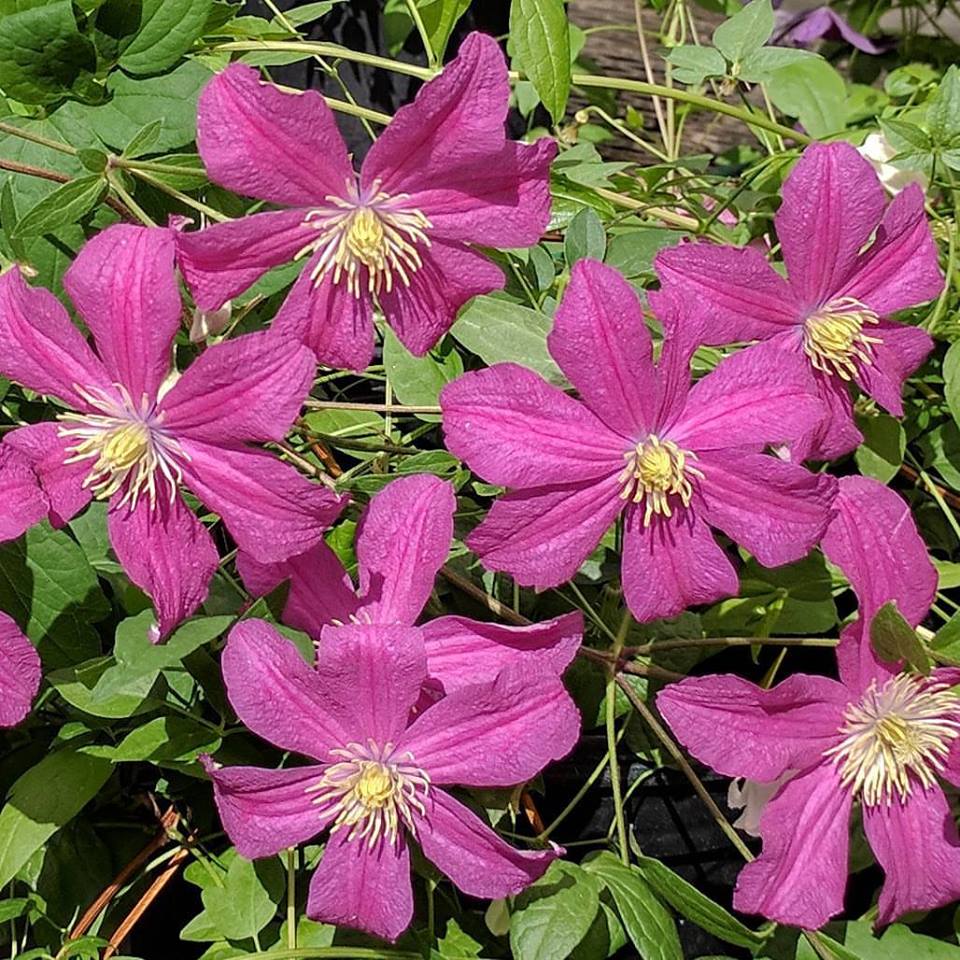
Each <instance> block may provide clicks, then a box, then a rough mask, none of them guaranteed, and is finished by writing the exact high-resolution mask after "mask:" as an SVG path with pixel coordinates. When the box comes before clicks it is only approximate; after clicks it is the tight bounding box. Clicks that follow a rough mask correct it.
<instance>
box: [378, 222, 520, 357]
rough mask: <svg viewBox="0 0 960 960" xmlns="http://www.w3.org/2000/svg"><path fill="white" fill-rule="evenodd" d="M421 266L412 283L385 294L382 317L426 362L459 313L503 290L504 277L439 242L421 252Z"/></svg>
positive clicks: (471, 253)
mask: <svg viewBox="0 0 960 960" xmlns="http://www.w3.org/2000/svg"><path fill="white" fill-rule="evenodd" d="M417 252H418V253H419V254H420V259H421V260H422V261H423V262H422V265H421V266H420V267H419V268H418V269H417V270H416V272H414V273H413V274H411V276H410V284H409V286H406V285H404V284H402V283H401V284H398V285H397V286H395V287H394V288H393V290H392V291H388V290H386V289H383V290H381V292H380V295H379V299H380V305H381V306H382V307H383V315H384V316H385V317H386V319H387V323H389V324H390V326H391V328H392V329H393V332H394V333H396V335H397V337H399V339H400V342H401V343H402V344H403V345H404V346H405V347H406V348H407V349H408V350H409V351H410V352H411V353H413V354H416V355H417V356H418V357H422V356H423V355H424V354H425V353H426V352H427V351H428V350H430V349H431V348H432V347H434V346H435V345H436V344H437V342H438V341H439V340H440V338H441V337H442V336H443V335H444V334H445V333H446V332H447V331H448V330H449V329H450V327H452V326H453V321H454V320H455V319H456V318H457V311H458V310H459V309H460V308H461V307H462V306H463V305H464V304H465V303H466V302H467V301H468V300H471V299H472V298H473V297H476V296H478V295H479V294H481V293H490V291H491V290H499V289H500V288H501V287H502V286H503V282H504V278H503V272H502V271H501V270H500V268H499V267H498V266H497V265H496V264H495V263H492V262H491V261H490V260H488V259H487V258H486V257H485V256H483V254H480V253H477V252H476V251H475V250H470V249H469V248H467V247H465V246H464V245H463V244H462V243H458V242H453V243H448V242H447V241H446V240H441V239H440V238H435V239H434V240H433V242H432V243H431V244H430V246H429V247H424V246H420V247H418V249H417Z"/></svg>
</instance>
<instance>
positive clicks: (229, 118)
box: [197, 63, 354, 207]
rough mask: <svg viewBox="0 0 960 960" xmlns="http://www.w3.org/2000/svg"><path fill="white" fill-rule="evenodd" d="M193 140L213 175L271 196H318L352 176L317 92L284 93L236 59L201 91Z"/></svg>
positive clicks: (240, 189)
mask: <svg viewBox="0 0 960 960" xmlns="http://www.w3.org/2000/svg"><path fill="white" fill-rule="evenodd" d="M197 146H198V148H199V150H200V156H201V157H202V158H203V163H204V166H206V168H207V172H208V173H209V174H210V179H211V180H213V181H214V182H215V183H218V184H220V186H222V187H226V188H227V189H228V190H232V191H233V192H234V193H240V194H244V195H246V196H250V197H260V198H261V199H263V200H270V201H272V202H274V203H282V204H287V205H289V206H292V207H293V206H303V207H307V206H311V205H313V204H319V203H323V202H324V200H325V198H326V197H327V195H328V194H333V195H334V196H338V197H340V196H343V195H344V192H345V191H346V189H347V185H348V184H352V183H353V182H354V173H353V168H352V167H351V165H350V158H349V156H348V155H347V148H346V145H345V144H344V142H343V138H342V137H341V136H340V131H339V130H338V129H337V124H336V121H335V120H334V118H333V113H332V112H331V110H330V108H329V107H328V106H327V104H326V103H325V101H324V99H323V97H322V96H321V95H320V93H318V92H317V91H316V90H307V91H306V92H304V93H300V92H296V93H285V92H284V91H282V90H279V89H278V88H277V87H275V86H274V85H273V84H271V83H264V82H263V81H261V79H260V74H259V73H257V71H256V70H254V69H252V68H251V67H247V66H243V65H242V64H238V63H234V64H231V65H230V66H229V67H227V69H226V70H224V71H223V72H222V73H220V74H218V75H217V76H215V77H214V78H213V79H212V80H211V81H210V82H209V83H208V84H207V86H206V87H205V88H204V91H203V93H202V94H201V95H200V101H199V103H198V105H197Z"/></svg>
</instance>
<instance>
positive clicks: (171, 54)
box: [120, 0, 213, 74]
mask: <svg viewBox="0 0 960 960" xmlns="http://www.w3.org/2000/svg"><path fill="white" fill-rule="evenodd" d="M212 9H213V0H143V13H142V15H141V18H140V29H139V30H138V31H137V34H136V36H135V37H134V38H133V40H131V41H130V43H129V44H128V45H127V47H126V49H125V50H124V51H123V54H122V55H121V56H120V66H121V67H123V69H124V70H127V71H129V72H130V73H138V74H145V73H162V72H163V71H164V70H167V69H169V68H170V67H172V66H173V65H174V64H175V63H176V62H177V61H178V60H179V59H180V57H181V56H182V55H183V54H184V53H186V52H187V50H189V49H190V47H191V46H193V43H194V41H196V40H197V39H198V38H199V37H200V36H201V35H202V34H203V30H204V27H205V26H206V23H207V17H208V16H209V15H210V11H211V10H212Z"/></svg>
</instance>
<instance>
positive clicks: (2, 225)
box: [0, 177, 27, 263]
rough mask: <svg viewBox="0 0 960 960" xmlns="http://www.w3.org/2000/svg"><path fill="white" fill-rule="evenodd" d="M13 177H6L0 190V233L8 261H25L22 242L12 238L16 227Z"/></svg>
mask: <svg viewBox="0 0 960 960" xmlns="http://www.w3.org/2000/svg"><path fill="white" fill-rule="evenodd" d="M12 180H13V177H7V179H6V180H4V181H3V189H2V190H0V231H2V232H3V238H4V239H5V240H6V247H7V250H6V251H5V252H6V253H7V255H8V256H9V258H10V259H12V260H20V261H22V262H24V263H25V262H26V261H27V254H26V250H25V248H24V245H23V241H22V240H18V239H17V238H16V237H15V236H13V231H14V229H15V228H16V225H17V205H16V201H15V200H14V198H13V185H12V183H11V181H12Z"/></svg>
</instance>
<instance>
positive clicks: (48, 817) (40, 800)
mask: <svg viewBox="0 0 960 960" xmlns="http://www.w3.org/2000/svg"><path fill="white" fill-rule="evenodd" d="M111 769H112V767H111V766H110V764H109V762H108V761H106V760H101V759H99V758H97V757H90V756H87V755H86V754H84V753H80V752H79V751H78V750H76V749H73V748H70V747H67V748H65V749H62V750H57V751H56V752H55V753H51V754H49V755H48V756H46V757H44V758H43V759H42V760H41V761H40V762H39V763H38V764H37V765H36V766H35V767H31V768H30V769H29V770H28V771H27V772H26V773H24V774H23V775H22V776H21V777H20V778H19V779H18V780H17V781H16V783H14V785H13V787H12V788H11V789H10V797H9V799H8V800H7V802H6V804H5V805H4V807H3V809H2V810H0V886H6V885H7V884H8V883H9V882H10V881H11V880H12V879H13V878H14V876H15V875H16V874H17V872H18V871H19V870H20V868H21V867H22V866H23V865H24V864H25V863H26V862H27V861H28V860H29V859H30V857H31V856H32V855H33V853H34V851H36V850H39V849H40V847H41V846H42V845H43V844H44V843H46V841H47V840H49V839H50V837H52V836H53V834H54V833H56V832H57V830H59V829H60V828H61V827H62V826H63V825H64V824H65V823H67V822H68V821H69V820H70V819H72V818H73V817H74V816H75V815H76V814H77V813H79V812H80V810H82V809H83V807H84V806H85V805H86V803H87V801H88V800H90V799H91V797H93V796H94V795H95V794H96V792H97V791H98V790H99V789H100V788H101V787H102V786H103V785H104V783H106V781H107V777H109V776H110V771H111Z"/></svg>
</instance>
